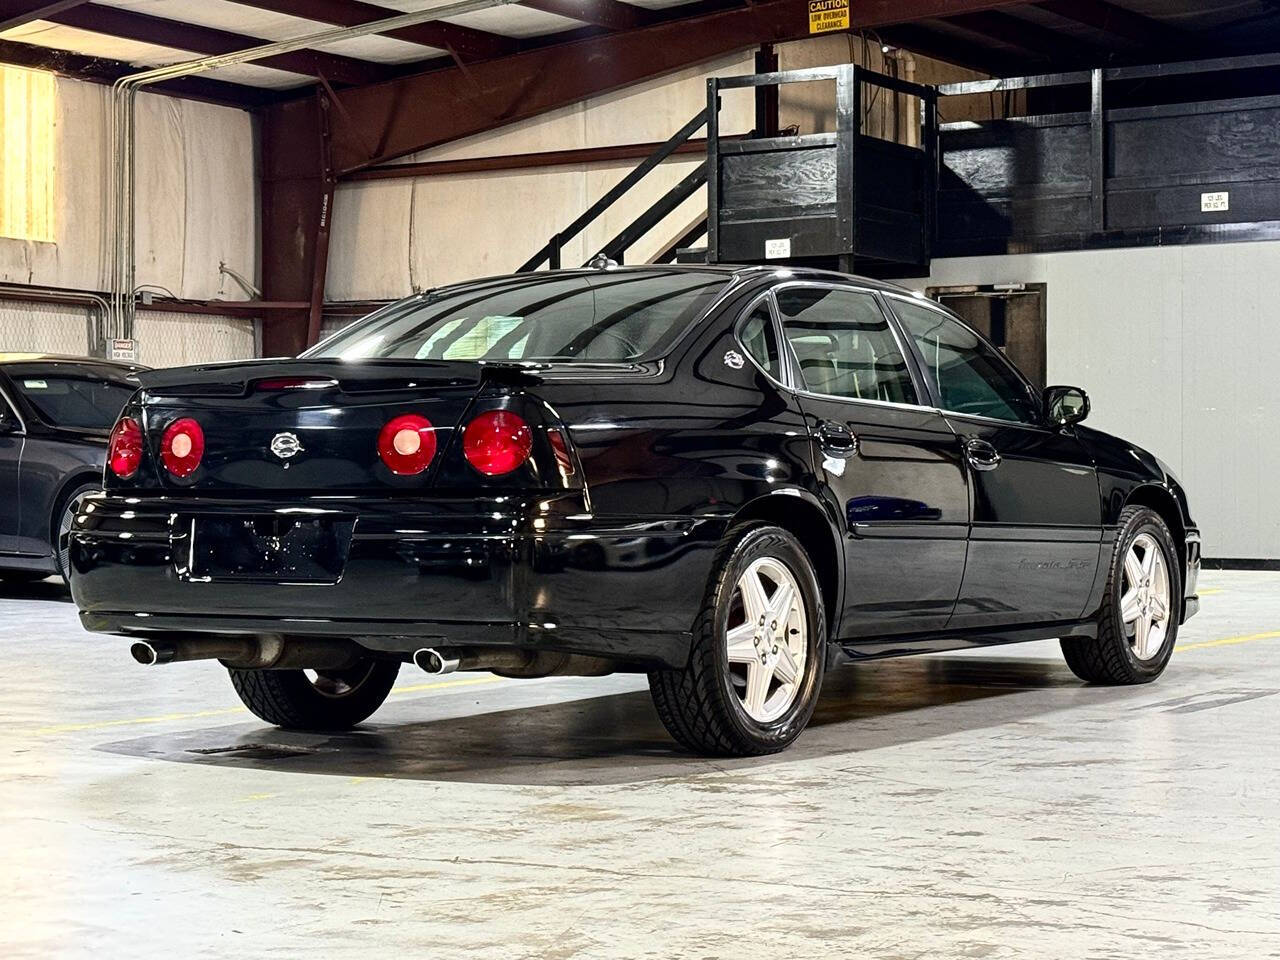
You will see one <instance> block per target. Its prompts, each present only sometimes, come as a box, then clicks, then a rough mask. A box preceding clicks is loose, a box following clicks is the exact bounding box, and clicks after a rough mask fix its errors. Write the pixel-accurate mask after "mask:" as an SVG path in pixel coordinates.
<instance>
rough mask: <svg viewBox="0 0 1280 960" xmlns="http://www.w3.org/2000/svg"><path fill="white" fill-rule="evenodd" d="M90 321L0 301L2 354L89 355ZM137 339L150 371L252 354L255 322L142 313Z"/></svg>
mask: <svg viewBox="0 0 1280 960" xmlns="http://www.w3.org/2000/svg"><path fill="white" fill-rule="evenodd" d="M92 321H93V317H92V313H91V311H90V310H89V308H88V307H80V306H76V305H69V304H59V303H42V302H39V301H32V300H23V299H21V298H20V297H17V296H9V295H6V296H3V297H0V353H61V354H69V355H72V356H77V355H84V354H87V353H89V352H90V336H91V331H90V326H91V324H92ZM134 335H135V336H136V337H137V340H138V362H139V363H143V364H146V365H147V366H149V367H175V366H181V365H184V364H188V363H207V362H210V361H216V360H242V359H244V358H246V357H252V356H253V355H254V330H253V321H252V320H245V319H240V318H233V317H218V316H211V315H201V314H191V313H170V312H166V311H159V310H140V311H139V312H138V316H137V320H136V322H135V324H134Z"/></svg>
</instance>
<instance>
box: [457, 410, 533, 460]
mask: <svg viewBox="0 0 1280 960" xmlns="http://www.w3.org/2000/svg"><path fill="white" fill-rule="evenodd" d="M532 449H533V431H531V430H530V429H529V425H528V424H527V423H525V422H524V418H522V417H520V416H519V415H517V414H514V413H512V412H511V411H509V410H490V411H489V412H488V413H482V414H480V416H478V417H476V418H475V419H474V420H472V421H471V422H470V423H468V424H467V429H466V430H464V431H463V432H462V452H463V453H464V454H466V457H467V462H468V463H470V464H471V465H472V466H473V467H475V468H476V469H477V470H479V471H480V472H481V473H483V474H485V475H486V476H490V477H496V476H498V475H499V474H502V473H510V472H511V471H512V470H514V469H515V468H516V467H518V466H520V465H521V464H522V463H524V462H525V461H526V460H528V459H529V451H530V450H532Z"/></svg>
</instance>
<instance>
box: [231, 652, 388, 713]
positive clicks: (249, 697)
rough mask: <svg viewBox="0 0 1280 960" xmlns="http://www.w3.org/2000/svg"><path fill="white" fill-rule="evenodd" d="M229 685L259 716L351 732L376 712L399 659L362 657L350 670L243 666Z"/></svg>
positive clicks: (235, 672) (233, 669)
mask: <svg viewBox="0 0 1280 960" xmlns="http://www.w3.org/2000/svg"><path fill="white" fill-rule="evenodd" d="M227 672H228V673H229V674H230V675H231V685H232V686H233V687H235V688H236V693H238V694H239V695H240V699H241V700H242V701H243V702H244V705H245V706H246V707H248V708H249V710H250V711H251V712H252V713H253V714H254V715H255V716H256V717H258V718H259V719H261V720H265V721H266V722H267V723H273V724H275V725H276V726H277V727H284V728H285V729H288V730H347V729H350V728H351V727H354V726H355V725H356V724H357V723H361V722H362V721H364V720H367V719H368V718H369V717H370V716H372V715H373V712H374V711H375V710H377V709H378V708H379V707H380V706H382V703H383V701H384V700H386V699H387V695H388V694H389V693H390V692H391V687H392V685H394V684H395V682H396V675H397V674H399V672H400V663H399V661H396V660H375V659H373V658H372V657H369V658H366V659H365V660H362V661H361V662H359V663H358V664H356V665H355V666H354V667H351V668H349V669H346V670H324V671H319V672H317V671H313V670H241V669H238V668H236V667H228V668H227Z"/></svg>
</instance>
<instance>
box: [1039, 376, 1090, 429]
mask: <svg viewBox="0 0 1280 960" xmlns="http://www.w3.org/2000/svg"><path fill="white" fill-rule="evenodd" d="M1042 402H1043V404H1044V415H1045V419H1046V420H1048V421H1049V422H1050V423H1052V424H1054V425H1055V426H1059V427H1069V426H1070V425H1071V424H1073V423H1079V422H1080V421H1081V420H1083V419H1084V418H1085V417H1087V416H1088V415H1089V395H1088V394H1087V393H1085V392H1084V391H1083V390H1081V389H1080V388H1079V387H1063V386H1056V387H1045V388H1044V394H1043V395H1042Z"/></svg>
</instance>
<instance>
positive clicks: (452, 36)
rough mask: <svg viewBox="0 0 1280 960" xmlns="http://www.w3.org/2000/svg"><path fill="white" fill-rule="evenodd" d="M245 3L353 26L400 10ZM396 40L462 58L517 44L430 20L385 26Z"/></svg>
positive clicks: (330, 1)
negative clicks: (406, 25) (390, 27)
mask: <svg viewBox="0 0 1280 960" xmlns="http://www.w3.org/2000/svg"><path fill="white" fill-rule="evenodd" d="M236 2H238V3H242V4H244V5H245V6H248V7H257V8H258V9H259V10H270V11H272V12H274V13H283V14H287V15H288V16H291V17H301V18H303V19H306V20H316V21H319V22H320V23H329V24H333V25H334V26H337V27H356V26H360V25H361V24H365V23H374V22H376V21H378V20H386V19H387V18H389V17H394V16H398V15H399V14H400V13H402V12H403V11H400V10H391V9H388V8H387V7H380V6H377V5H376V4H372V3H364V2H363V0H236ZM385 35H386V36H388V37H394V38H395V39H397V40H404V41H406V42H408V43H417V44H421V45H423V46H427V47H435V48H437V49H439V50H450V51H452V52H454V53H456V54H457V55H458V56H460V57H461V58H462V59H464V60H488V59H490V58H492V57H501V56H506V55H507V54H511V53H515V52H516V50H517V49H518V44H517V43H516V41H515V40H513V39H512V38H510V37H504V36H501V35H500V34H496V33H488V32H487V31H484V30H475V29H473V28H471V27H463V26H459V25H458V24H455V23H446V22H444V21H442V20H441V21H433V22H429V23H419V24H416V25H415V26H411V27H400V28H399V29H397V30H388V31H387V33H386V34H385Z"/></svg>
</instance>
